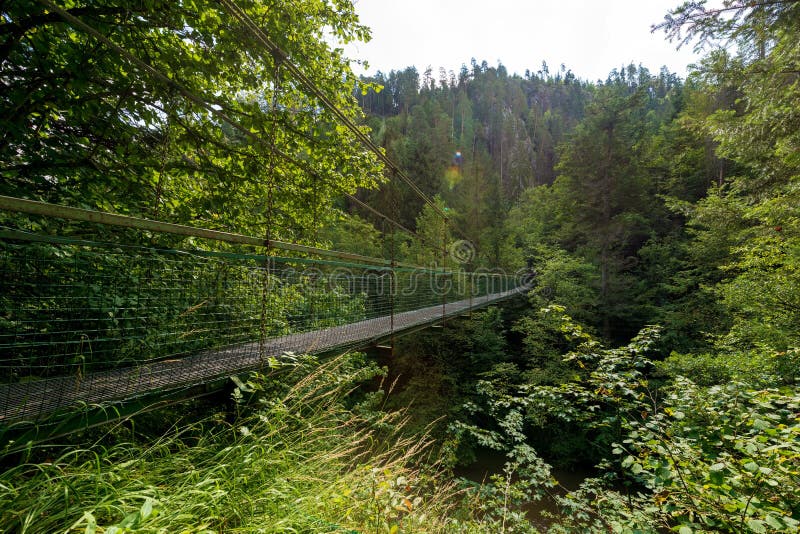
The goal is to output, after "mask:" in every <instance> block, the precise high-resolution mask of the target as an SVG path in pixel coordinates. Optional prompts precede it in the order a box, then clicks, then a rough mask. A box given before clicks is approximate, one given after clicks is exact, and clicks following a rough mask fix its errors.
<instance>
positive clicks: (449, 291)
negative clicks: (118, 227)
mask: <svg viewBox="0 0 800 534" xmlns="http://www.w3.org/2000/svg"><path fill="white" fill-rule="evenodd" d="M0 270H2V272H3V274H2V277H0V308H1V309H2V313H1V314H0V420H3V421H13V420H21V419H25V420H36V419H37V418H40V417H42V416H44V415H47V414H50V413H52V412H54V411H56V410H61V409H65V408H69V407H71V406H75V405H78V404H82V405H86V404H102V403H105V402H109V401H113V400H123V399H130V398H134V397H137V396H141V395H145V394H150V393H153V392H158V391H167V390H170V389H175V388H179V387H186V386H188V385H192V384H201V383H204V382H207V381H209V380H213V379H215V378H219V377H222V376H226V375H230V374H233V373H236V372H241V371H245V370H248V369H254V368H257V367H259V366H261V365H264V364H265V363H266V362H267V361H268V359H269V358H270V357H275V356H279V355H281V354H283V353H285V352H287V351H292V352H309V353H314V352H317V353H319V352H325V351H329V350H333V349H337V348H344V347H348V346H356V345H359V344H363V343H364V342H368V341H370V340H375V339H379V338H381V337H385V336H387V335H391V334H392V333H393V331H399V330H403V329H407V328H410V327H412V326H415V325H420V324H425V323H429V322H432V321H435V320H438V319H439V318H441V317H443V316H447V315H453V314H457V313H461V312H462V311H465V310H468V309H471V307H473V306H476V305H481V304H484V303H486V302H489V301H491V300H496V299H498V298H503V297H504V296H507V295H508V294H511V293H512V292H513V291H514V290H515V289H516V284H517V281H516V280H515V279H514V278H511V277H501V276H498V275H490V274H486V273H484V274H471V275H465V274H463V273H446V272H443V271H441V270H440V271H436V270H428V269H400V268H396V269H391V268H388V267H377V266H369V265H360V264H350V263H342V262H335V261H328V260H309V259H305V258H285V257H276V256H260V255H253V254H234V253H220V252H207V251H197V250H194V251H185V250H183V251H182V250H173V249H169V250H166V249H156V248H147V247H125V246H120V245H103V244H98V243H88V242H57V241H56V242H52V241H51V242H48V241H46V240H45V241H37V240H25V241H23V240H17V239H13V240H10V239H5V240H0Z"/></svg>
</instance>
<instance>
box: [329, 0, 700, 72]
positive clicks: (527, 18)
mask: <svg viewBox="0 0 800 534" xmlns="http://www.w3.org/2000/svg"><path fill="white" fill-rule="evenodd" d="M681 3H682V0H604V1H603V0H355V6H356V11H357V13H358V14H359V17H360V19H361V22H362V23H363V24H366V25H367V26H369V27H370V28H371V29H372V40H371V41H370V42H368V43H366V44H364V43H351V44H348V45H347V46H346V47H345V52H346V54H347V55H348V57H350V58H353V59H362V60H366V61H367V62H368V63H369V68H368V69H367V70H364V69H363V68H362V67H361V66H359V65H355V64H354V65H353V68H354V70H355V72H356V74H374V73H375V72H376V71H378V70H380V71H383V72H384V73H388V72H389V71H390V70H392V69H394V70H400V69H404V68H405V67H407V66H411V65H414V66H416V67H417V70H418V71H419V73H420V74H422V73H423V72H424V71H425V69H426V68H427V67H428V66H431V67H433V76H434V78H437V79H438V77H439V75H438V73H439V67H444V68H445V69H446V70H448V71H449V70H451V69H452V70H454V71H455V72H456V73H457V72H458V70H459V69H460V68H461V65H462V64H466V65H467V66H468V67H469V64H470V60H471V58H473V57H474V58H475V59H476V60H477V61H478V63H480V62H481V61H483V60H486V61H487V62H488V63H489V65H490V66H496V65H497V63H498V61H499V62H501V63H502V64H503V65H505V67H506V69H507V70H508V71H509V73H517V74H520V75H522V74H524V73H525V69H530V70H531V72H536V71H538V70H540V69H541V65H542V61H546V62H547V65H548V67H549V70H550V73H551V74H555V72H556V71H557V70H558V69H559V68H560V66H561V64H562V63H563V64H565V65H566V67H567V68H568V69H572V72H573V73H574V74H575V75H576V76H578V77H579V78H583V79H586V80H590V81H595V80H597V79H603V80H605V78H606V76H607V75H608V73H609V72H610V71H611V70H612V69H614V68H619V67H620V66H622V65H627V64H629V63H631V62H633V63H635V64H639V63H641V64H642V65H644V66H645V67H647V68H649V69H650V70H651V71H652V72H657V71H658V69H660V68H661V66H662V65H666V66H667V67H668V68H669V69H670V71H672V72H675V73H677V74H678V75H680V76H681V77H685V75H686V72H687V69H686V66H687V65H688V64H689V63H693V62H696V61H697V60H698V59H699V57H698V56H696V55H695V54H694V53H693V52H692V50H691V47H684V48H682V49H681V50H679V51H678V50H676V49H675V45H674V44H673V43H670V42H668V41H667V40H666V39H665V36H664V34H663V32H661V31H659V32H656V33H651V32H650V26H651V25H652V24H654V23H658V22H660V21H662V20H663V19H664V15H665V14H666V13H667V11H668V10H669V9H671V8H673V7H676V6H677V5H679V4H681Z"/></svg>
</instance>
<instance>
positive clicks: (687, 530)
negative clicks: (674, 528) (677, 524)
mask: <svg viewBox="0 0 800 534" xmlns="http://www.w3.org/2000/svg"><path fill="white" fill-rule="evenodd" d="M692 532H694V531H693V530H692V528H691V527H687V526H686V525H683V526H682V527H681V528H680V529H679V530H678V534H692Z"/></svg>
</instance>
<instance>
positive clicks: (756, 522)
mask: <svg viewBox="0 0 800 534" xmlns="http://www.w3.org/2000/svg"><path fill="white" fill-rule="evenodd" d="M747 526H748V527H749V528H750V530H752V531H753V532H759V533H760V532H766V531H767V528H766V527H765V526H764V522H763V521H761V520H760V519H748V520H747Z"/></svg>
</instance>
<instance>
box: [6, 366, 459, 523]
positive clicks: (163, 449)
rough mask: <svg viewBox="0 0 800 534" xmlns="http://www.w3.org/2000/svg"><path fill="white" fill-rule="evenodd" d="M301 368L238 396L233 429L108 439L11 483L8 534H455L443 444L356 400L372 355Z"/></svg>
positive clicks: (371, 398)
mask: <svg viewBox="0 0 800 534" xmlns="http://www.w3.org/2000/svg"><path fill="white" fill-rule="evenodd" d="M289 361H291V362H292V363H283V364H280V365H275V369H272V370H270V371H269V372H266V373H256V374H254V375H253V376H252V377H251V378H250V380H249V381H247V382H246V383H243V384H242V385H240V386H239V387H237V388H236V389H235V390H234V399H235V405H236V411H237V412H238V415H236V417H234V421H233V422H228V421H227V420H226V417H225V416H223V415H221V414H220V415H216V416H212V417H210V418H207V419H205V420H203V421H200V422H197V423H194V424H193V425H188V426H185V427H182V428H176V429H173V430H172V431H170V432H169V433H167V434H165V435H164V436H163V437H161V438H159V439H156V440H154V441H151V442H144V443H133V442H131V443H118V444H116V445H113V446H108V445H106V444H107V443H109V442H111V441H113V435H107V436H103V438H102V439H101V440H99V441H98V442H97V443H96V444H94V445H91V446H87V447H85V448H70V449H68V450H66V451H64V452H63V454H62V455H61V456H60V457H58V458H56V459H52V460H49V461H45V462H40V463H21V464H20V465H19V466H17V467H14V468H12V469H10V470H8V471H6V472H5V473H3V474H2V475H0V531H3V532H20V533H39V532H41V533H52V532H81V533H83V532H86V533H91V532H103V533H106V534H113V533H117V534H120V533H122V532H137V533H138V532H142V533H144V532H163V533H179V532H181V533H205V532H354V531H359V532H362V531H368V532H397V531H398V529H399V528H401V527H402V529H403V532H411V531H417V532H422V531H425V532H435V531H444V530H447V528H446V523H447V521H448V519H447V518H448V517H450V516H451V515H452V514H451V513H450V509H451V508H452V507H453V506H454V503H455V502H456V501H455V500H454V499H453V497H454V496H456V495H457V494H458V492H457V491H456V489H455V487H454V486H453V485H452V484H447V483H444V484H443V483H442V482H440V481H438V479H437V478H436V477H435V475H436V472H437V470H438V469H440V468H439V467H437V465H436V463H435V462H423V461H422V460H423V459H424V458H425V457H426V454H427V452H428V449H429V446H430V441H429V440H428V439H426V438H425V436H424V435H417V436H415V437H414V438H413V439H412V438H408V437H405V438H404V437H398V436H399V431H400V430H401V429H402V426H403V419H404V414H403V413H402V412H394V413H392V414H389V413H386V412H381V411H379V410H377V409H376V408H377V404H378V403H380V401H381V398H382V395H381V394H380V393H376V394H371V395H370V394H367V395H360V396H357V395H356V396H354V395H350V393H351V391H352V389H353V388H354V387H356V386H357V385H359V384H361V383H363V382H364V381H367V380H370V379H373V378H374V377H376V376H378V375H379V374H380V372H381V370H380V369H379V368H377V367H376V366H374V365H366V364H365V363H364V360H363V358H361V357H360V356H358V355H345V356H342V357H339V358H337V359H336V360H334V361H332V362H330V363H326V364H325V365H322V366H317V363H316V362H315V360H314V359H312V358H305V357H298V358H295V359H293V360H291V359H290V360H289ZM415 466H416V467H415ZM419 466H427V467H425V469H422V468H420V467H419ZM362 529H363V530H362Z"/></svg>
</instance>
